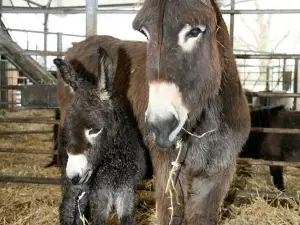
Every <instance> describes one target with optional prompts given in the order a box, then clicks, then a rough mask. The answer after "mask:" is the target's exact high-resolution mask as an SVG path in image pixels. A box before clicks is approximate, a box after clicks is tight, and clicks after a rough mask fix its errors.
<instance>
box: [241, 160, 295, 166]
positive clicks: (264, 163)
mask: <svg viewBox="0 0 300 225" xmlns="http://www.w3.org/2000/svg"><path fill="white" fill-rule="evenodd" d="M237 163H238V164H242V165H243V164H250V165H252V166H255V165H260V166H284V167H286V166H289V167H297V168H300V162H284V161H269V160H263V159H251V158H238V159H237Z"/></svg>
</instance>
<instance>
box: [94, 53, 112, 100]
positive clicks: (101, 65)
mask: <svg viewBox="0 0 300 225" xmlns="http://www.w3.org/2000/svg"><path fill="white" fill-rule="evenodd" d="M97 53H98V78H99V79H98V80H99V83H98V85H99V88H100V98H101V99H102V100H108V99H109V98H110V97H111V96H112V92H113V89H114V79H115V76H114V68H113V60H112V58H111V57H110V56H109V55H108V54H107V52H106V51H105V50H104V49H103V48H102V47H99V48H98V50H97Z"/></svg>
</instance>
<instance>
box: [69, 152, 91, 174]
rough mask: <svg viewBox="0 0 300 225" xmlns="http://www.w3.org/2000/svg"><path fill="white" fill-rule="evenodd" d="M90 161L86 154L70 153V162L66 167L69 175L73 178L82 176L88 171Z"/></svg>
mask: <svg viewBox="0 0 300 225" xmlns="http://www.w3.org/2000/svg"><path fill="white" fill-rule="evenodd" d="M87 165H88V161H87V158H86V156H85V155H84V154H78V155H73V154H69V153H68V162H67V167H66V173H67V177H68V178H69V179H72V178H73V177H75V176H77V175H78V176H79V177H82V175H83V174H84V173H85V172H86V171H87Z"/></svg>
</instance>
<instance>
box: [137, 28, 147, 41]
mask: <svg viewBox="0 0 300 225" xmlns="http://www.w3.org/2000/svg"><path fill="white" fill-rule="evenodd" d="M139 32H140V33H142V34H143V35H144V36H145V37H146V38H147V39H148V40H149V33H148V31H147V30H146V28H145V27H141V28H140V29H139Z"/></svg>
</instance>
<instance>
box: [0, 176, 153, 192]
mask: <svg viewBox="0 0 300 225" xmlns="http://www.w3.org/2000/svg"><path fill="white" fill-rule="evenodd" d="M62 181H63V180H62V179H61V178H44V177H19V176H0V183H26V184H54V185H60V184H62ZM137 190H139V191H154V186H153V185H144V184H138V185H137Z"/></svg>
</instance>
